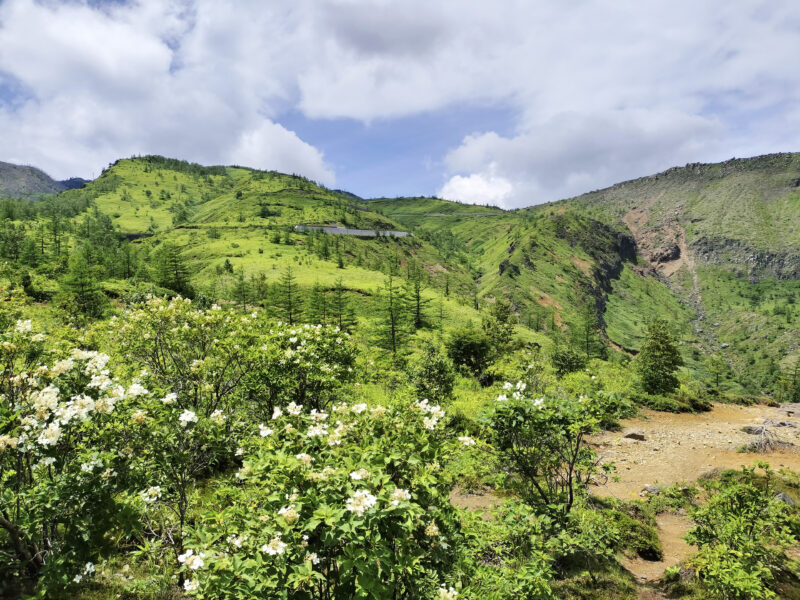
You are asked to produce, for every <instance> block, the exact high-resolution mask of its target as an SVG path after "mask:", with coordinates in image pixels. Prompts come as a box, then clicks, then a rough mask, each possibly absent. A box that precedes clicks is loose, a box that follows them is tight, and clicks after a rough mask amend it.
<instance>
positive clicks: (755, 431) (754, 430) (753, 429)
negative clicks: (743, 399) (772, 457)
mask: <svg viewBox="0 0 800 600" xmlns="http://www.w3.org/2000/svg"><path fill="white" fill-rule="evenodd" d="M742 431H744V432H745V433H747V434H749V435H761V434H762V433H764V426H763V425H745V426H744V427H742Z"/></svg>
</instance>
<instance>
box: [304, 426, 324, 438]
mask: <svg viewBox="0 0 800 600" xmlns="http://www.w3.org/2000/svg"><path fill="white" fill-rule="evenodd" d="M323 435H328V430H327V429H325V428H324V427H323V426H322V425H312V426H311V427H309V428H308V431H307V432H306V437H310V438H312V437H321V436H323Z"/></svg>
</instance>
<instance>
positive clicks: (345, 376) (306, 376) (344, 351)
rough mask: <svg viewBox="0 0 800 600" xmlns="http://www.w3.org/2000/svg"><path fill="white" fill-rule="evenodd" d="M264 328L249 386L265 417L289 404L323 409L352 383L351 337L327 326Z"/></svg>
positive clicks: (254, 401) (352, 358) (248, 389)
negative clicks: (344, 386)
mask: <svg viewBox="0 0 800 600" xmlns="http://www.w3.org/2000/svg"><path fill="white" fill-rule="evenodd" d="M263 327H264V331H265V332H266V333H265V334H264V335H263V337H262V339H261V340H260V343H259V346H258V347H257V349H256V353H255V354H256V356H255V361H254V362H255V368H253V369H252V370H251V372H250V374H249V377H248V378H247V379H246V382H245V387H246V389H247V391H248V393H249V395H250V398H251V400H252V404H253V405H254V406H255V407H257V408H259V409H260V410H261V411H262V412H263V414H264V415H265V416H266V415H270V414H272V411H273V410H274V409H275V407H278V406H285V405H286V404H289V403H290V402H296V403H298V404H303V405H305V406H308V407H309V408H316V409H320V410H321V409H323V408H325V407H327V405H328V404H329V403H330V401H331V399H332V397H333V392H334V391H335V390H337V389H338V388H339V387H340V386H341V385H342V384H344V383H347V382H349V381H352V379H353V376H354V374H355V371H354V368H353V367H354V365H355V357H356V353H355V347H354V346H353V344H352V343H351V341H350V335H349V334H348V333H345V332H343V331H341V330H340V329H339V328H338V327H333V326H326V325H296V326H294V327H289V326H287V325H285V324H281V323H278V325H277V326H274V325H273V326H269V325H268V324H266V323H264V324H263ZM267 327H269V329H267Z"/></svg>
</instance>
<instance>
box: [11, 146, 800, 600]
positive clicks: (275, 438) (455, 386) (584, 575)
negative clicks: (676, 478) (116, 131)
mask: <svg viewBox="0 0 800 600" xmlns="http://www.w3.org/2000/svg"><path fill="white" fill-rule="evenodd" d="M2 207H3V210H4V213H3V215H4V221H3V228H2V230H1V231H0V254H2V256H3V258H4V260H5V261H6V262H5V263H4V265H3V270H2V272H0V294H1V296H0V337H2V340H0V364H2V372H0V387H2V394H3V398H2V402H0V581H2V583H0V595H2V596H4V597H5V596H8V597H12V598H25V597H41V598H54V599H58V598H86V599H87V600H100V599H106V598H108V599H110V598H145V599H146V598H152V599H156V598H181V597H197V598H207V599H213V598H220V599H234V598H276V597H278V598H287V599H288V598H291V599H309V600H310V599H319V600H323V599H324V600H329V599H334V598H337V599H338V598H342V599H344V598H385V599H387V600H388V599H396V598H420V599H423V598H424V599H438V600H453V599H455V598H462V599H478V598H493V599H498V600H500V599H509V600H511V599H518V598H534V599H535V598H542V599H544V598H635V597H636V595H637V589H638V588H639V583H638V582H637V581H636V580H635V579H634V577H633V576H632V575H631V574H630V573H629V572H628V571H626V570H625V569H624V568H623V567H622V566H621V563H620V559H621V558H622V557H624V556H627V557H633V556H638V557H640V558H642V559H645V560H658V559H659V558H660V557H661V555H662V549H661V546H660V543H659V537H658V534H657V531H656V517H657V515H658V514H659V513H661V512H664V511H675V510H684V511H689V513H690V515H691V518H692V519H693V520H694V522H695V523H696V527H695V528H694V529H693V530H692V532H691V533H690V536H689V539H690V540H691V541H692V542H693V543H694V544H695V545H696V555H695V556H694V557H692V558H691V559H690V560H689V562H688V563H687V564H686V565H685V566H686V568H685V569H684V571H675V572H670V573H669V576H668V577H667V581H666V583H665V584H664V585H665V586H667V587H668V588H669V591H670V592H671V593H673V594H674V595H675V597H681V596H683V597H687V598H688V597H695V598H770V597H776V595H777V597H793V596H792V595H791V594H795V595H797V593H798V592H797V590H798V589H800V588H798V580H797V573H798V567H797V563H796V562H795V561H793V560H791V559H790V558H789V556H791V552H789V553H788V554H787V552H786V550H787V549H789V548H791V547H792V546H793V545H795V544H797V541H798V540H797V536H798V534H799V533H800V529H798V527H797V518H798V515H797V510H796V508H795V507H794V505H793V504H792V501H793V500H796V499H797V498H796V490H797V478H796V476H794V477H793V476H792V475H791V474H789V473H779V474H775V473H773V472H772V471H769V470H765V471H764V472H763V473H764V474H763V475H761V474H759V472H756V471H753V470H746V471H744V472H742V473H739V474H737V475H732V474H723V475H721V476H719V477H716V478H710V479H707V480H704V481H703V482H701V485H702V487H703V488H704V489H703V493H702V494H701V493H699V492H698V490H697V489H695V488H693V487H683V488H680V489H678V488H676V489H662V490H659V491H658V493H654V494H650V495H646V496H645V497H643V498H636V499H633V500H631V499H624V500H618V499H609V498H599V497H598V496H597V495H596V492H597V490H598V489H599V488H598V486H602V485H603V483H604V482H607V481H608V480H609V479H610V478H614V477H615V472H614V465H613V464H612V463H609V462H607V461H603V460H602V459H601V457H600V456H599V455H598V452H597V449H596V448H595V447H594V446H593V445H592V444H591V443H590V440H591V436H592V435H593V434H595V433H597V432H598V431H600V430H603V429H615V428H618V427H619V421H620V420H621V419H624V418H628V417H631V416H633V415H635V414H636V413H637V411H639V410H640V409H641V408H643V407H651V408H655V409H657V410H670V411H676V412H677V411H691V412H694V411H701V410H707V409H708V408H710V406H711V403H712V402H714V401H733V402H743V403H744V402H752V401H753V395H745V392H751V391H753V390H755V391H756V392H758V393H759V394H760V393H765V394H766V393H770V394H773V396H774V397H776V398H777V399H780V400H784V401H789V400H795V401H796V400H797V399H798V394H800V377H798V372H800V371H798V366H797V365H798V364H800V362H798V361H797V359H796V358H795V357H794V355H791V354H789V353H787V354H785V355H780V356H777V355H775V356H771V357H770V358H771V360H772V361H773V362H774V372H773V374H772V375H771V376H770V377H766V378H761V379H760V380H759V381H758V382H756V383H753V382H752V381H750V380H746V377H750V378H751V379H753V375H752V374H745V373H741V372H738V371H737V370H736V369H735V368H733V367H734V366H735V363H733V364H732V361H730V360H729V359H730V358H731V356H730V354H729V353H725V352H722V351H721V350H722V349H719V350H717V351H713V352H709V348H708V347H706V346H704V345H703V343H701V342H702V340H701V338H700V337H698V336H697V333H696V328H695V325H696V323H697V322H696V321H695V322H693V319H695V318H697V313H696V311H695V309H694V308H692V307H691V306H689V305H687V304H686V303H685V302H681V301H680V300H679V299H678V297H677V296H676V295H675V294H673V292H672V291H671V290H670V289H669V288H668V287H667V286H665V285H664V283H663V281H662V280H660V279H658V278H657V277H655V276H653V275H652V274H647V273H646V272H645V271H644V270H643V268H642V265H641V257H639V256H637V253H636V248H635V245H633V243H632V240H631V239H630V236H629V235H628V234H627V233H626V232H625V230H624V229H623V227H622V226H620V225H619V224H615V223H610V222H604V221H602V220H600V218H601V217H602V216H603V215H602V214H600V213H599V212H598V211H594V212H592V211H587V212H589V213H590V214H591V215H592V216H591V217H590V216H587V214H583V213H581V212H580V211H576V210H573V209H569V210H564V211H554V212H553V213H548V212H547V209H543V210H541V211H533V212H532V213H525V212H522V213H506V212H503V211H500V210H499V209H495V208H491V207H466V206H461V205H456V204H453V203H446V202H444V201H439V200H435V199H416V200H413V201H412V200H409V199H400V200H386V199H384V200H378V201H373V202H366V201H365V202H361V201H360V200H359V199H358V198H355V197H353V196H351V195H349V194H345V193H342V192H335V191H331V190H326V189H324V188H321V187H319V186H317V185H316V184H314V183H313V182H311V181H309V180H306V179H303V178H299V177H292V176H286V175H281V174H278V173H264V172H258V171H252V170H249V169H242V168H235V167H231V168H223V167H202V166H199V165H192V164H188V163H183V162H181V161H173V160H170V159H163V158H161V157H143V158H136V159H130V160H123V161H119V162H118V163H116V164H114V165H112V166H111V167H110V168H109V169H108V170H107V171H106V172H105V173H104V174H103V175H102V176H101V177H100V178H99V179H98V180H96V181H94V182H91V183H90V184H88V185H87V186H85V187H84V188H82V189H77V190H69V191H67V192H64V193H62V194H60V195H59V196H57V197H53V198H50V199H45V200H42V201H40V202H38V203H35V204H34V203H28V202H20V201H8V202H5V203H3V205H2ZM371 209H372V210H371ZM330 223H333V224H336V225H340V226H347V227H354V228H362V229H377V230H401V229H403V228H404V226H405V227H406V228H408V229H412V228H413V233H414V234H415V235H413V236H407V237H403V238H394V237H389V236H377V237H364V238H358V237H354V236H345V235H332V234H324V233H320V232H308V231H298V230H296V229H295V225H325V224H330ZM739 284H741V289H742V290H752V289H754V288H751V287H748V286H750V285H751V284H744V283H741V282H738V281H737V282H736V285H739ZM731 285H733V284H731ZM752 285H755V286H756V288H755V289H760V290H762V291H761V292H759V297H758V299H757V302H756V300H753V302H754V306H759V307H763V309H764V311H766V310H769V311H772V310H773V308H774V307H776V306H784V305H785V306H791V305H793V304H790V303H789V301H788V299H787V300H786V301H785V302H784V299H783V298H784V297H783V296H780V298H778V297H775V298H773V295H774V294H777V293H778V292H776V291H775V290H779V291H780V293H781V294H782V293H783V291H785V289H787V288H785V287H784V286H783V285H782V284H780V285H779V284H775V287H774V288H772V287H769V286H768V285H766V284H764V283H759V284H752ZM736 289H739V288H736ZM736 293H737V298H738V297H739V296H742V297H743V296H744V294H745V292H744V291H742V292H741V294H740V292H736ZM707 295H708V296H709V297H711V294H710V292H709V293H707ZM787 298H788V297H787ZM647 299H649V300H647ZM737 302H738V300H737ZM748 302H749V300H748ZM780 310H783V309H780ZM759 311H761V309H759ZM761 312H763V311H761ZM759 314H760V313H759ZM780 314H781V315H783V314H785V313H784V312H780ZM790 323H791V320H789V321H787V327H788V324H790ZM776 344H777V342H776ZM779 346H780V344H778V345H776V346H775V348H778V347H779ZM780 347H782V346H780ZM743 348H747V345H746V344H744V343H743V344H742V345H736V346H735V347H734V350H735V351H736V352H741V353H742V356H746V355H747V353H748V352H750V351H749V350H743ZM753 355H754V354H752V353H751V354H750V356H753ZM737 360H738V358H737ZM758 360H759V361H761V359H758ZM764 360H766V359H764ZM758 364H762V363H761V362H758ZM771 368H772V367H771ZM748 381H750V382H749V383H748ZM752 386H755V388H753V387H752ZM778 491H780V492H781V493H783V494H784V495H783V496H776V494H778ZM471 494H479V495H480V496H471ZM473 497H482V498H491V499H492V502H490V503H488V504H487V505H486V506H482V509H483V512H480V511H478V512H473V511H472V510H469V509H468V508H459V507H460V506H464V505H465V502H464V501H465V499H469V498H473ZM787 499H788V501H787ZM466 504H468V503H466Z"/></svg>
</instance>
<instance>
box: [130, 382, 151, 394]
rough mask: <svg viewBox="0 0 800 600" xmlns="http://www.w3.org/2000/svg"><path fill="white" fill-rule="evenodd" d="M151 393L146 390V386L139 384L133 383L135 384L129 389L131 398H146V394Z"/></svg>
mask: <svg viewBox="0 0 800 600" xmlns="http://www.w3.org/2000/svg"><path fill="white" fill-rule="evenodd" d="M149 393H150V392H148V391H147V390H146V389H145V388H144V386H142V385H141V384H139V383H133V384H131V387H129V388H128V395H129V396H133V397H136V396H144V395H145V394H149Z"/></svg>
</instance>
